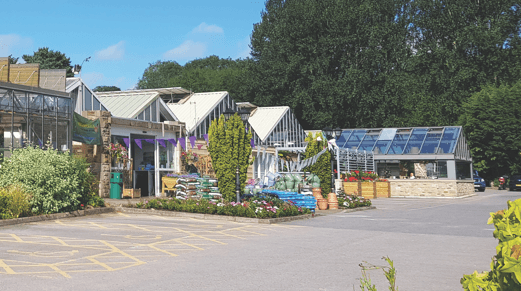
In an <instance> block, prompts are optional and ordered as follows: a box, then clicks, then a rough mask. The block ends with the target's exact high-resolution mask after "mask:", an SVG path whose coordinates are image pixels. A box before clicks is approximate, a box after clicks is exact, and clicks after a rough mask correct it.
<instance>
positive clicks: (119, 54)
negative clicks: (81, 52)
mask: <svg viewBox="0 0 521 291" xmlns="http://www.w3.org/2000/svg"><path fill="white" fill-rule="evenodd" d="M124 55H125V42H124V41H120V42H118V43H117V44H115V45H111V46H109V47H108V48H106V49H103V50H100V51H97V52H96V54H95V56H96V59H99V60H121V59H122V58H123V56H124Z"/></svg>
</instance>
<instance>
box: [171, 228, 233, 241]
mask: <svg viewBox="0 0 521 291" xmlns="http://www.w3.org/2000/svg"><path fill="white" fill-rule="evenodd" d="M173 229H175V230H177V231H180V232H183V233H187V234H190V235H191V236H195V237H199V238H202V239H205V240H209V241H213V242H216V243H219V244H222V245H226V244H227V243H223V242H221V241H218V240H215V239H211V238H207V237H204V236H202V235H198V234H195V233H193V232H190V231H186V230H182V229H180V228H175V227H174V228H173Z"/></svg>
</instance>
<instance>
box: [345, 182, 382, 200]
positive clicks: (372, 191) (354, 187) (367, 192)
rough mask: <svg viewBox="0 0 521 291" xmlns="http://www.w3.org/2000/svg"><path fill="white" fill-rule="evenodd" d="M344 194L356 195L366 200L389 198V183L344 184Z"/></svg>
mask: <svg viewBox="0 0 521 291" xmlns="http://www.w3.org/2000/svg"><path fill="white" fill-rule="evenodd" d="M344 192H346V194H351V193H357V195H359V196H363V197H364V198H368V199H375V198H378V197H391V187H390V183H389V182H360V181H359V182H344Z"/></svg>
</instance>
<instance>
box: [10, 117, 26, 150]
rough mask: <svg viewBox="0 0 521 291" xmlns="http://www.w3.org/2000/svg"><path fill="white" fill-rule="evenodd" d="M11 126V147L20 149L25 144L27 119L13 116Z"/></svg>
mask: <svg viewBox="0 0 521 291" xmlns="http://www.w3.org/2000/svg"><path fill="white" fill-rule="evenodd" d="M13 125H14V128H13V135H12V137H13V147H15V148H22V147H23V146H24V144H25V142H27V117H26V116H23V115H15V116H14V123H13Z"/></svg>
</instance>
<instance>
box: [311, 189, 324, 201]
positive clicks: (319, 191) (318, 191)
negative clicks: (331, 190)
mask: <svg viewBox="0 0 521 291" xmlns="http://www.w3.org/2000/svg"><path fill="white" fill-rule="evenodd" d="M312 191H313V196H314V197H315V199H317V200H318V199H322V198H324V197H322V188H313V189H312Z"/></svg>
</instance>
